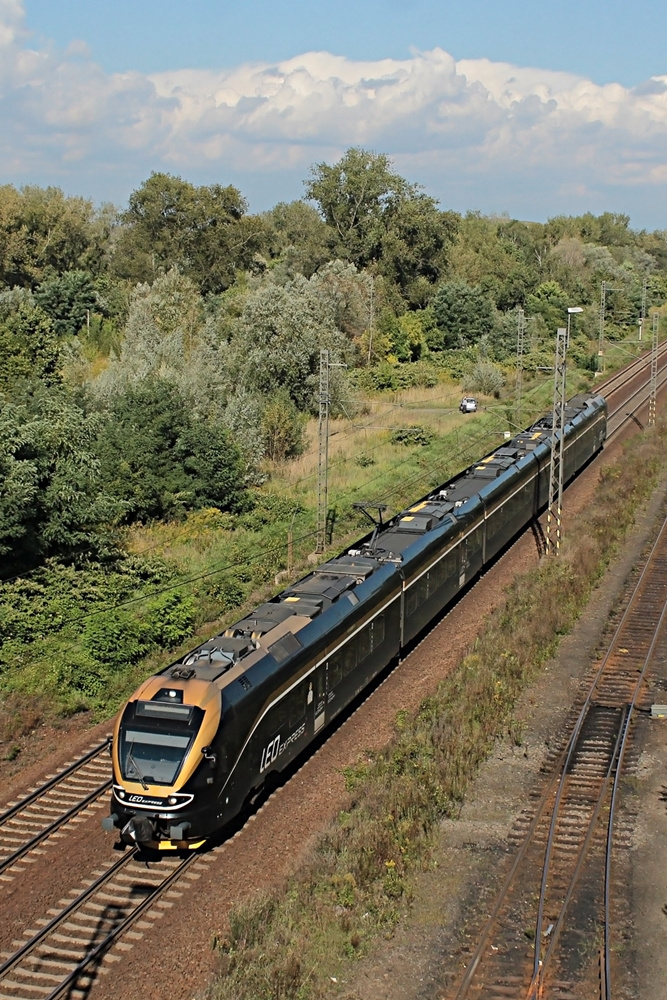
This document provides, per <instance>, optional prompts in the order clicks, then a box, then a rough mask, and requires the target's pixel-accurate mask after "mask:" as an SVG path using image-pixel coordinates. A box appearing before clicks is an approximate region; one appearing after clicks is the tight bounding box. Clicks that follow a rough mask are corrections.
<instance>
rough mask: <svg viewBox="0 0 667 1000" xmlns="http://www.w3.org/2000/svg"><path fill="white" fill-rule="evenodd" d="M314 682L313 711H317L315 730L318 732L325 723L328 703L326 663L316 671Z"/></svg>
mask: <svg viewBox="0 0 667 1000" xmlns="http://www.w3.org/2000/svg"><path fill="white" fill-rule="evenodd" d="M314 683H315V691H314V698H313V711H314V713H315V732H316V733H317V732H319V730H320V729H321V728H322V726H323V725H324V713H325V708H326V704H327V667H326V664H325V663H323V664H322V666H321V667H319V668H318V669H317V670H316V671H315V682H314Z"/></svg>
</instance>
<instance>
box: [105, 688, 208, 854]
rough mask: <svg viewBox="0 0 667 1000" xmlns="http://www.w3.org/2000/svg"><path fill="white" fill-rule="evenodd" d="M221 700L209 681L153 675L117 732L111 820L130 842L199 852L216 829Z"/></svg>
mask: <svg viewBox="0 0 667 1000" xmlns="http://www.w3.org/2000/svg"><path fill="white" fill-rule="evenodd" d="M220 714H221V696H220V691H219V689H218V688H217V686H216V685H214V684H211V683H208V682H207V681H204V680H189V681H182V680H177V679H171V678H165V677H164V676H160V675H158V676H157V677H151V678H150V679H149V680H148V681H147V682H146V683H145V684H144V685H143V686H142V688H140V690H139V692H138V693H137V698H136V699H134V700H132V701H130V702H128V704H127V705H126V707H125V710H124V712H123V714H122V716H121V717H120V718H119V720H118V722H117V724H116V731H115V733H114V739H113V748H112V758H113V792H112V801H111V816H109V817H107V820H106V821H105V823H104V824H103V825H104V826H105V828H107V829H113V828H116V829H118V830H119V831H120V836H121V841H122V842H123V843H125V844H140V845H142V846H146V847H152V848H156V849H164V848H165V847H168V848H171V847H181V848H187V847H197V846H200V844H201V843H202V842H203V840H204V839H205V835H206V831H210V830H211V829H212V828H213V827H214V822H212V816H211V812H212V811H213V810H214V808H215V806H214V801H213V798H214V797H213V796H212V795H211V794H210V786H211V785H212V784H214V782H215V771H216V769H217V768H218V767H219V766H220V763H221V761H220V752H219V750H218V749H216V734H217V733H218V731H219V728H220Z"/></svg>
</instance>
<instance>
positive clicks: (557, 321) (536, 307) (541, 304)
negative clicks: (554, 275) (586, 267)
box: [526, 281, 570, 334]
mask: <svg viewBox="0 0 667 1000" xmlns="http://www.w3.org/2000/svg"><path fill="white" fill-rule="evenodd" d="M569 305H570V302H569V300H568V295H567V292H565V291H564V289H562V288H561V286H560V285H559V284H558V282H557V281H544V282H542V284H541V285H539V286H538V287H537V288H536V289H535V293H534V294H532V295H529V296H528V298H527V300H526V308H527V310H528V312H529V313H531V314H533V315H536V316H541V317H542V319H543V320H544V322H545V325H546V328H547V330H548V331H549V332H551V333H554V334H555V332H556V330H557V329H558V327H560V326H564V325H565V321H566V319H567V308H568V306H569Z"/></svg>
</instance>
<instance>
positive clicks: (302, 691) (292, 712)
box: [288, 684, 306, 728]
mask: <svg viewBox="0 0 667 1000" xmlns="http://www.w3.org/2000/svg"><path fill="white" fill-rule="evenodd" d="M288 697H289V713H288V725H289V726H290V728H291V727H292V726H295V725H296V724H297V722H299V721H300V720H301V719H303V717H304V715H305V714H306V685H305V684H300V685H299V687H297V688H295V689H294V691H292V693H291V694H290V695H289V696H288Z"/></svg>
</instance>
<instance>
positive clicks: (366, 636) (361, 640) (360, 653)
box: [357, 625, 373, 663]
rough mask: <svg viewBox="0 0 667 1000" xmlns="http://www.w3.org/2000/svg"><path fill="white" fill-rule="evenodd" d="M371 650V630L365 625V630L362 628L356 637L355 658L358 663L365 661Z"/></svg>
mask: <svg viewBox="0 0 667 1000" xmlns="http://www.w3.org/2000/svg"><path fill="white" fill-rule="evenodd" d="M372 648H373V646H372V636H371V628H370V625H367V626H366V628H362V630H361V632H359V634H358V636H357V657H358V662H359V663H361V661H362V660H365V659H366V657H367V656H368V655H369V653H370V651H371V649H372Z"/></svg>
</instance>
